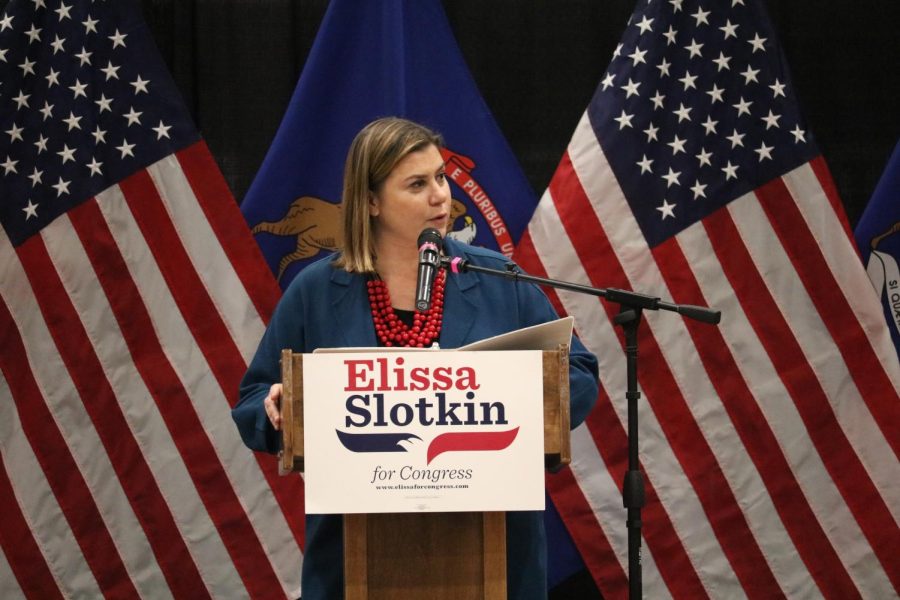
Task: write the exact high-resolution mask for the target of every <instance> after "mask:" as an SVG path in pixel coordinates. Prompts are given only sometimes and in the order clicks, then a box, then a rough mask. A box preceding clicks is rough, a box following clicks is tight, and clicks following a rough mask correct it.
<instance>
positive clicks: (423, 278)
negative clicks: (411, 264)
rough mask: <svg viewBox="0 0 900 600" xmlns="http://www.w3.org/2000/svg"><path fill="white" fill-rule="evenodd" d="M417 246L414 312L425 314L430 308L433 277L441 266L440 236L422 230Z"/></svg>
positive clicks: (435, 230) (435, 231) (432, 231)
mask: <svg viewBox="0 0 900 600" xmlns="http://www.w3.org/2000/svg"><path fill="white" fill-rule="evenodd" d="M416 243H417V244H418V246H419V272H418V275H417V276H416V310H418V311H419V312H425V311H426V310H428V309H429V308H430V307H431V290H432V286H433V284H434V276H435V274H436V273H437V270H438V267H439V266H440V264H441V251H440V247H441V244H442V239H441V234H440V232H438V230H437V229H433V228H431V227H429V228H428V229H423V230H422V233H420V234H419V239H418V241H417V242H416Z"/></svg>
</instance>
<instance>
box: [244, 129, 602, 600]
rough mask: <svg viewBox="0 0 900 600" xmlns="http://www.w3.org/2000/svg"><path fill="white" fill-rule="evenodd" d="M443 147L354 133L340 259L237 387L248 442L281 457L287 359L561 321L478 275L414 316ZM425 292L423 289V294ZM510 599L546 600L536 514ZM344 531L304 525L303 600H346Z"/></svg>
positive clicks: (464, 250)
mask: <svg viewBox="0 0 900 600" xmlns="http://www.w3.org/2000/svg"><path fill="white" fill-rule="evenodd" d="M442 147H443V140H442V138H441V137H440V136H439V135H438V134H436V133H434V132H432V131H431V130H429V129H427V128H425V127H423V126H421V125H419V124H416V123H413V122H411V121H408V120H405V119H399V118H385V119H379V120H377V121H374V122H372V123H370V124H369V125H367V126H366V127H365V128H364V129H363V130H362V131H360V132H359V134H357V136H356V138H355V139H354V140H353V143H352V144H351V146H350V150H349V153H348V155H347V161H346V165H345V171H344V183H343V197H342V217H343V221H344V222H343V233H344V240H343V245H342V248H341V250H340V251H339V252H338V253H336V254H334V255H332V256H330V257H326V258H324V259H322V260H320V261H318V262H316V263H314V264H312V265H310V266H308V267H306V268H305V269H304V270H303V271H302V272H300V274H299V275H298V276H297V277H296V278H295V279H294V280H293V281H292V282H291V284H290V286H289V287H288V289H287V290H285V293H284V296H283V297H282V299H281V301H280V303H279V304H278V307H277V309H276V310H275V313H274V315H273V317H272V321H271V323H270V324H269V327H268V329H267V330H266V333H265V335H264V336H263V338H262V340H261V342H260V345H259V348H258V349H257V351H256V355H255V356H254V358H253V360H252V362H251V364H250V366H249V368H248V370H247V373H246V375H245V376H244V378H243V380H242V382H241V387H240V401H239V403H238V404H237V405H236V406H235V408H234V410H233V416H234V420H235V422H236V423H237V426H238V429H239V430H240V433H241V437H242V438H243V440H244V442H245V443H246V444H247V446H249V447H250V448H252V449H253V450H259V451H267V452H273V453H274V452H277V451H278V450H279V441H280V437H279V433H278V430H279V429H280V428H281V413H280V408H279V406H280V399H281V384H280V383H278V382H279V381H280V380H281V370H280V366H279V359H280V356H281V350H282V349H284V348H290V349H292V350H293V351H294V352H312V351H313V350H315V349H317V348H335V347H374V346H391V345H392V346H420V347H428V346H431V345H433V344H435V343H438V344H439V345H440V347H441V348H457V347H459V346H462V345H465V344H468V343H471V342H475V341H478V340H481V339H484V338H488V337H491V336H495V335H499V334H502V333H506V332H509V331H514V330H517V329H521V328H523V327H528V326H531V325H536V324H539V323H544V322H548V321H552V320H554V319H556V318H557V315H556V313H555V311H554V310H553V307H552V306H551V304H550V302H549V301H548V300H547V298H546V296H545V295H544V294H543V292H541V291H540V289H538V288H537V287H536V286H534V285H532V284H517V283H514V282H511V281H509V280H506V279H503V278H497V277H490V276H485V275H482V274H478V273H473V272H467V273H464V274H450V273H447V272H446V271H443V270H439V271H438V273H437V275H436V276H435V277H434V281H433V289H432V290H431V303H430V308H429V309H428V310H425V311H417V310H416V309H415V307H416V296H417V279H418V267H419V246H418V244H417V240H418V238H419V235H420V233H421V232H422V231H423V230H425V229H429V228H431V229H436V230H437V231H438V232H439V233H440V234H441V235H444V234H446V232H447V229H448V227H449V225H450V219H451V197H450V187H449V184H448V182H447V177H446V174H445V165H444V160H443V158H442V157H441V153H440V149H441V148H442ZM444 252H445V253H446V254H447V255H450V256H455V257H462V258H464V259H466V260H467V261H469V262H470V263H471V264H475V265H482V266H485V267H491V268H498V269H503V268H504V266H505V265H506V264H507V263H508V260H507V258H506V257H505V256H503V255H502V254H499V253H497V252H493V251H490V250H486V249H483V248H476V247H473V246H469V245H466V244H461V243H459V242H456V241H454V240H452V239H445V240H444ZM418 291H421V290H418ZM569 364H570V371H569V379H570V396H571V413H570V414H571V425H572V426H573V427H574V426H576V425H578V424H579V423H581V421H583V420H584V418H585V417H586V416H587V414H588V412H589V411H590V409H591V407H592V406H593V403H594V401H595V400H596V397H597V360H596V358H595V357H594V356H593V355H592V354H591V353H590V352H588V351H587V350H586V349H585V347H584V346H583V345H582V344H581V342H580V341H579V340H578V339H577V338H573V340H572V346H571V351H570V361H569ZM506 526H507V590H508V595H509V597H510V598H544V597H545V596H546V593H547V592H546V570H547V556H546V553H547V550H546V540H545V534H544V528H543V517H542V515H541V513H539V512H510V513H507V524H506ZM342 553H343V542H342V521H341V518H340V516H338V515H308V516H307V520H306V552H305V555H304V561H303V574H302V591H303V598H304V600H316V599H319V598H322V599H333V598H341V597H342V595H343V569H342V565H343V560H342Z"/></svg>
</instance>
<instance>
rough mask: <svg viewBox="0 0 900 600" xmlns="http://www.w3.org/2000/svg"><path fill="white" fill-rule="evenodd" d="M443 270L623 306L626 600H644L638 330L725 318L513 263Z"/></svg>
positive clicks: (449, 263)
mask: <svg viewBox="0 0 900 600" xmlns="http://www.w3.org/2000/svg"><path fill="white" fill-rule="evenodd" d="M441 267H443V268H445V269H449V270H451V271H452V272H454V273H465V272H467V271H472V272H475V273H485V274H487V275H494V276H497V277H503V278H505V279H511V280H513V281H515V282H519V281H525V282H529V283H536V284H538V285H545V286H549V287H553V288H557V289H561V290H568V291H570V292H577V293H579V294H588V295H590V296H599V297H601V298H606V300H607V301H608V302H613V303H615V304H618V305H619V313H618V314H617V315H616V316H615V318H614V319H613V322H614V323H615V324H616V325H619V326H621V327H622V331H623V332H624V334H625V358H626V379H627V381H626V384H627V385H626V388H625V400H626V402H627V407H628V471H627V472H626V473H625V479H624V482H623V484H622V502H623V504H624V506H625V508H626V509H627V518H626V521H625V524H626V526H627V528H628V597H629V598H630V599H631V600H636V599H639V598H641V597H642V594H643V592H642V580H641V527H642V523H641V509H642V508H643V507H644V475H643V473H641V470H640V465H639V461H638V400H639V399H640V397H641V393H640V392H639V391H638V384H637V381H638V380H637V369H638V335H637V334H638V326H639V325H640V323H641V316H642V313H643V311H645V310H668V311H672V312H676V313H678V314H680V315H682V316H685V317H687V318H689V319H694V320H695V321H700V322H701V323H709V324H711V325H717V324H718V323H719V321H720V319H721V316H722V313H721V312H720V311H718V310H713V309H710V308H707V307H705V306H694V305H690V304H674V303H672V302H664V301H663V300H661V299H659V298H657V297H655V296H650V295H647V294H640V293H638V292H631V291H628V290H620V289H616V288H605V289H604V288H595V287H590V286H587V285H580V284H577V283H570V282H567V281H559V280H556V279H547V278H545V277H535V276H534V275H528V274H527V273H523V272H522V271H520V270H519V269H518V267H517V266H516V265H515V264H514V263H512V262H509V263H506V269H505V270H501V269H492V268H489V267H482V266H478V265H473V264H471V263H469V261H467V260H465V259H462V258H458V257H446V256H442V257H441Z"/></svg>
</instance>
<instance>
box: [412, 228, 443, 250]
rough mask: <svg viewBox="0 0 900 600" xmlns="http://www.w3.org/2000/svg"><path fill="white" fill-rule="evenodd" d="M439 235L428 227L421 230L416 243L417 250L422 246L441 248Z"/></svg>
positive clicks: (435, 230)
mask: <svg viewBox="0 0 900 600" xmlns="http://www.w3.org/2000/svg"><path fill="white" fill-rule="evenodd" d="M441 241H442V238H441V233H440V232H439V231H438V230H437V229H435V228H434V227H428V228H426V229H423V230H422V233H420V234H419V239H418V241H417V242H416V243H417V244H418V246H419V248H421V247H422V245H423V244H428V243H431V244H434V245H435V246H437V247H438V248H440V246H441Z"/></svg>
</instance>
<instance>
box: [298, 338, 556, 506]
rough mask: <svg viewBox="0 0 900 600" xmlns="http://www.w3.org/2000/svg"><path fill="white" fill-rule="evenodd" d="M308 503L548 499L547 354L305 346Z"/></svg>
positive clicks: (534, 502) (539, 502)
mask: <svg viewBox="0 0 900 600" xmlns="http://www.w3.org/2000/svg"><path fill="white" fill-rule="evenodd" d="M303 384H304V385H303V390H304V391H303V396H304V402H303V405H304V407H303V419H304V463H305V469H306V471H305V480H306V512H307V513H310V514H320V513H382V512H453V511H509V510H543V509H544V472H543V469H544V419H543V399H542V393H543V391H542V390H543V384H542V362H541V353H540V352H535V351H514V352H462V351H459V352H457V351H431V352H428V351H426V352H380V351H371V352H365V353H360V352H348V353H341V352H339V353H329V354H307V355H304V357H303Z"/></svg>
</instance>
